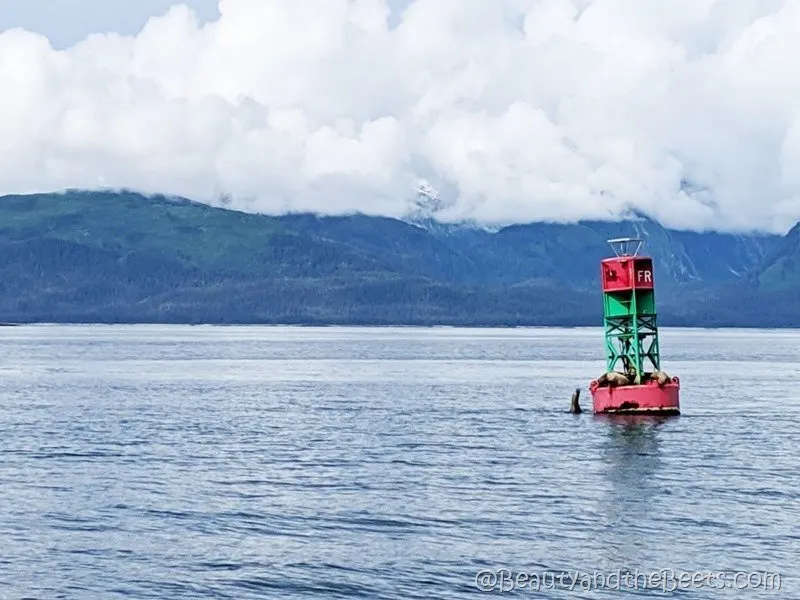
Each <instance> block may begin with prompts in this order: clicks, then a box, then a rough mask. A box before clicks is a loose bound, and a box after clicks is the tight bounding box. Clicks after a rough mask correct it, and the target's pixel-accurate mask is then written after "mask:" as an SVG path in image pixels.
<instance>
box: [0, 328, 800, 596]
mask: <svg viewBox="0 0 800 600" xmlns="http://www.w3.org/2000/svg"><path fill="white" fill-rule="evenodd" d="M661 345H662V353H663V365H662V366H663V367H664V368H665V370H666V371H668V372H669V373H670V374H673V375H678V376H679V377H681V381H682V385H683V391H682V408H683V411H684V414H683V415H682V416H680V417H676V418H672V419H667V420H662V421H656V420H652V419H649V420H641V419H640V420H631V419H627V420H609V419H603V418H600V417H595V416H593V415H592V414H590V413H588V414H587V413H585V414H582V415H571V414H569V413H568V412H567V409H568V407H569V398H570V395H571V393H572V391H573V390H574V389H575V388H576V387H579V386H580V387H583V388H584V390H583V393H582V404H583V406H584V408H586V409H588V408H589V407H590V401H589V397H588V391H587V390H586V384H587V383H588V381H589V380H590V379H591V378H593V377H596V376H598V375H600V374H601V373H602V372H603V361H602V355H601V353H602V349H603V346H602V340H601V335H600V331H599V330H597V329H536V328H533V329H508V330H490V329H448V328H433V329H418V328H385V329H383V328H376V329H359V328H293V327H206V326H200V327H189V326H185V327H183V326H176V327H165V326H24V327H12V328H1V329H0V352H1V353H2V358H3V360H2V363H0V548H2V552H1V553H0V597H1V598H41V599H47V600H50V599H56V598H79V599H98V600H100V599H102V600H110V599H115V598H164V599H175V598H231V599H236V600H240V599H249V598H320V599H323V598H324V599H327V598H392V599H394V598H397V599H406V598H425V599H428V598H433V599H439V598H445V599H446V598H467V597H483V596H488V595H491V593H492V592H489V591H480V590H479V589H478V586H482V587H483V588H484V589H488V588H493V589H494V594H495V595H496V594H498V593H500V595H501V596H502V597H516V598H616V597H618V595H619V590H620V589H622V590H623V591H626V592H629V593H630V594H633V595H635V596H645V597H659V598H660V597H673V596H674V597H684V598H721V597H724V598H728V597H730V598H733V597H736V598H743V597H747V598H779V597H781V598H783V597H785V598H798V597H800V586H799V585H798V576H800V459H798V450H800V445H799V444H798V442H800V333H799V332H797V331H742V330H717V331H709V330H664V331H662V341H661ZM479 573H480V575H478V574H479ZM737 573H738V575H737ZM620 579H621V581H620ZM778 586H780V588H781V589H780V590H777V589H776V588H777V587H778ZM719 587H723V588H725V587H727V589H716V588H719ZM570 588H572V589H570ZM664 588H666V589H667V590H675V588H678V589H677V591H673V592H669V591H668V592H667V593H665V592H664V591H663V590H664ZM736 588H747V589H743V590H742V589H736Z"/></svg>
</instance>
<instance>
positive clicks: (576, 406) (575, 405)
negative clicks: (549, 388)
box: [569, 388, 583, 415]
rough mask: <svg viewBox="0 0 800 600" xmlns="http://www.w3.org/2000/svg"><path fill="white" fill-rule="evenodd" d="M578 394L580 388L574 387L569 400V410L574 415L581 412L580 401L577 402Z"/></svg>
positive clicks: (579, 393) (579, 394)
mask: <svg viewBox="0 0 800 600" xmlns="http://www.w3.org/2000/svg"><path fill="white" fill-rule="evenodd" d="M580 396H581V388H575V391H574V392H573V393H572V401H571V402H570V405H569V412H571V413H572V414H574V415H579V414H581V413H582V412H583V409H582V408H581V405H580V402H578V399H579V398H580Z"/></svg>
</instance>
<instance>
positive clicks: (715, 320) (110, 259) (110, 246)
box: [0, 191, 800, 327]
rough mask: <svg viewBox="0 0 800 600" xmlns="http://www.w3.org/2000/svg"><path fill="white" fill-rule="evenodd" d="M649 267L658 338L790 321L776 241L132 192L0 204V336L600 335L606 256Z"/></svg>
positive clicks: (792, 298)
mask: <svg viewBox="0 0 800 600" xmlns="http://www.w3.org/2000/svg"><path fill="white" fill-rule="evenodd" d="M621 236H636V237H641V238H642V239H643V240H644V247H643V252H644V253H646V254H649V255H651V256H652V257H653V259H654V263H655V277H656V283H657V301H658V305H659V314H660V317H659V318H660V322H661V323H662V324H667V325H686V326H743V327H745V326H765V327H766V326H774V327H786V326H794V325H795V324H796V323H798V322H800V321H799V320H798V319H800V308H799V307H800V303H798V300H800V227H798V226H796V227H794V228H793V229H792V230H791V231H790V232H789V233H788V234H787V235H785V236H779V235H773V234H757V233H753V234H728V233H718V232H690V231H677V230H673V229H668V228H665V227H662V226H661V225H659V224H658V223H656V222H654V221H652V220H650V219H648V218H646V217H644V216H641V215H636V216H634V217H632V218H631V219H628V220H625V221H620V222H604V221H585V222H579V223H574V224H560V223H527V224H519V225H512V226H508V227H503V228H500V229H498V230H486V229H483V228H480V227H477V226H471V225H464V224H460V225H450V224H444V223H439V222H437V221H435V220H434V219H432V218H429V217H428V218H426V217H425V216H424V215H423V216H421V217H420V216H418V217H416V218H414V219H409V220H400V219H392V218H386V217H375V216H366V215H362V214H352V215H345V216H320V215H314V214H287V215H282V216H270V215H262V214H254V213H245V212H239V211H234V210H230V209H227V208H222V207H212V206H209V205H206V204H201V203H197V202H192V201H190V200H186V199H182V198H169V197H165V196H154V197H146V196H142V195H140V194H137V193H133V192H87V191H67V192H63V193H53V194H33V195H22V196H4V197H0V250H2V252H1V253H0V320H3V321H7V322H8V321H11V322H42V321H46V322H102V323H117V322H154V323H165V322H176V323H292V324H409V325H414V324H416V325H434V324H444V325H483V326H497V325H600V323H601V318H602V312H601V311H602V308H601V300H600V291H599V265H598V263H599V261H600V260H601V259H602V258H605V257H607V256H609V255H612V250H611V248H610V247H609V245H608V244H607V242H606V240H608V239H609V238H614V237H621Z"/></svg>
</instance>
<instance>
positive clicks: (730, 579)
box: [475, 568, 781, 593]
mask: <svg viewBox="0 0 800 600" xmlns="http://www.w3.org/2000/svg"><path fill="white" fill-rule="evenodd" d="M475 587H477V588H478V589H479V590H480V591H482V592H514V591H529V592H541V591H546V590H574V591H582V592H588V591H590V590H617V591H631V590H650V591H653V590H660V591H662V592H664V593H669V592H674V591H676V590H691V589H699V588H704V587H707V588H712V589H730V590H753V589H759V590H772V591H779V590H780V589H781V576H780V573H770V572H766V571H753V572H740V571H676V570H674V569H660V570H657V571H645V572H640V571H639V570H638V569H637V570H636V571H627V570H624V571H623V570H622V569H618V570H617V571H611V572H599V571H598V572H594V573H585V572H581V571H539V572H530V573H525V572H522V571H516V572H515V571H512V570H511V569H506V568H498V569H482V570H480V571H478V573H477V574H476V575H475Z"/></svg>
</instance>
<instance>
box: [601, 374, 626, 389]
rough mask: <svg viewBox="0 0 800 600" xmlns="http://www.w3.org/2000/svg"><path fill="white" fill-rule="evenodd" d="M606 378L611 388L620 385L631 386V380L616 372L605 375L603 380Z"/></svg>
mask: <svg viewBox="0 0 800 600" xmlns="http://www.w3.org/2000/svg"><path fill="white" fill-rule="evenodd" d="M603 378H605V381H606V382H608V385H610V386H611V387H616V386H618V385H629V384H630V380H629V379H628V378H627V377H625V375H623V374H622V373H617V372H616V371H611V372H610V373H605V374H604V375H603V376H602V377H601V379H603Z"/></svg>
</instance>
